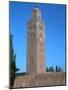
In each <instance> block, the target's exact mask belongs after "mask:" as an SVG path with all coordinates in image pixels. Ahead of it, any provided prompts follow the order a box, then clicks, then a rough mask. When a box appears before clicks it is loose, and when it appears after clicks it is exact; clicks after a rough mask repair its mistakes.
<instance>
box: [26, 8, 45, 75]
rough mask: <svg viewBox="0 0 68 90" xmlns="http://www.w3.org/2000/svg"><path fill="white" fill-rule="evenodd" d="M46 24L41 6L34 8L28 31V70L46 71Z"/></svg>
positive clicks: (30, 72)
mask: <svg viewBox="0 0 68 90" xmlns="http://www.w3.org/2000/svg"><path fill="white" fill-rule="evenodd" d="M45 60H46V59H45V26H44V23H43V21H42V18H41V12H40V10H39V8H34V9H33V12H32V19H31V20H30V21H29V22H28V32H27V72H28V73H29V74H31V75H32V74H37V73H45V70H46V69H45V66H46V65H45Z"/></svg>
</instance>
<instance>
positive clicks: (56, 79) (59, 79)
mask: <svg viewBox="0 0 68 90" xmlns="http://www.w3.org/2000/svg"><path fill="white" fill-rule="evenodd" d="M54 85H66V74H65V72H50V73H49V72H47V73H45V74H44V73H42V74H36V75H34V76H30V75H27V74H26V75H24V76H22V75H17V76H16V79H15V82H14V86H13V88H21V87H38V86H54Z"/></svg>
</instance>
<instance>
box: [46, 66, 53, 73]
mask: <svg viewBox="0 0 68 90" xmlns="http://www.w3.org/2000/svg"><path fill="white" fill-rule="evenodd" d="M46 72H54V68H53V66H51V67H50V68H48V67H47V68H46Z"/></svg>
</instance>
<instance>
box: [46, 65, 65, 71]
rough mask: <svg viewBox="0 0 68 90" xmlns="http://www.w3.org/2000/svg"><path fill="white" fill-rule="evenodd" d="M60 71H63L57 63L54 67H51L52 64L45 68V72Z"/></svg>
mask: <svg viewBox="0 0 68 90" xmlns="http://www.w3.org/2000/svg"><path fill="white" fill-rule="evenodd" d="M62 71H63V70H62V68H60V67H59V66H57V65H56V67H55V68H53V66H51V67H47V68H46V72H62Z"/></svg>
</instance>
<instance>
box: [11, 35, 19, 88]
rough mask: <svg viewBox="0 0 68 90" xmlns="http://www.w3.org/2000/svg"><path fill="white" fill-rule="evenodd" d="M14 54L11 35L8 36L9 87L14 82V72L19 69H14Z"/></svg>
mask: <svg viewBox="0 0 68 90" xmlns="http://www.w3.org/2000/svg"><path fill="white" fill-rule="evenodd" d="M15 59H16V54H14V49H13V44H12V35H10V87H12V86H13V84H14V80H15V72H16V71H18V70H19V69H17V68H16V62H15Z"/></svg>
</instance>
